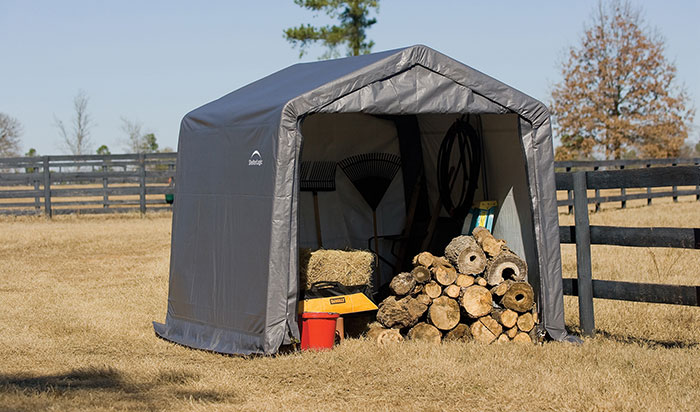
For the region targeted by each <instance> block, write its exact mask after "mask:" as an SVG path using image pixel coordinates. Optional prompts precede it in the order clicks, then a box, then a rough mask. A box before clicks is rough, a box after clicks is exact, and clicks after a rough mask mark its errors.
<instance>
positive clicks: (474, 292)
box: [460, 285, 495, 338]
mask: <svg viewBox="0 0 700 412" xmlns="http://www.w3.org/2000/svg"><path fill="white" fill-rule="evenodd" d="M460 303H461V304H462V307H463V308H464V310H465V311H466V312H467V314H468V315H469V316H470V317H472V318H480V317H482V316H485V315H488V314H489V313H490V312H491V309H492V306H493V298H492V297H491V292H489V291H488V289H486V288H485V287H483V286H478V285H474V286H470V287H468V288H466V289H465V290H464V294H463V295H462V299H461V302H460ZM494 338H495V337H494Z"/></svg>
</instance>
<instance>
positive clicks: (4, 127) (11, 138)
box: [0, 113, 22, 157]
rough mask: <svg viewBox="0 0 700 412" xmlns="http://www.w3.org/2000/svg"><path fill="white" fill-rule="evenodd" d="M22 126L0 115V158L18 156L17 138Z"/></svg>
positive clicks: (17, 121) (4, 115) (12, 118)
mask: <svg viewBox="0 0 700 412" xmlns="http://www.w3.org/2000/svg"><path fill="white" fill-rule="evenodd" d="M21 135H22V125H21V124H20V122H19V120H17V119H15V118H14V117H11V116H8V115H6V114H5V113H0V157H13V156H19V137H20V136H21Z"/></svg>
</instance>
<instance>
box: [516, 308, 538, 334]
mask: <svg viewBox="0 0 700 412" xmlns="http://www.w3.org/2000/svg"><path fill="white" fill-rule="evenodd" d="M534 327H535V320H534V319H532V313H530V312H525V313H523V314H522V315H520V316H519V317H518V329H520V330H521V331H523V332H530V331H531V330H532V328H534Z"/></svg>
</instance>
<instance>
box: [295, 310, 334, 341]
mask: <svg viewBox="0 0 700 412" xmlns="http://www.w3.org/2000/svg"><path fill="white" fill-rule="evenodd" d="M338 316H339V315H338V314H337V313H327V312H304V313H302V314H301V350H307V349H331V348H333V344H334V343H335V323H336V321H337V320H338Z"/></svg>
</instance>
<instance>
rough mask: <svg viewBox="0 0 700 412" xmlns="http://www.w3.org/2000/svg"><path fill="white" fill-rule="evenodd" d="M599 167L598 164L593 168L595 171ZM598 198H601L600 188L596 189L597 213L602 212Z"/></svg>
mask: <svg viewBox="0 0 700 412" xmlns="http://www.w3.org/2000/svg"><path fill="white" fill-rule="evenodd" d="M598 169H599V167H598V166H595V167H594V168H593V170H594V171H596V170H598ZM598 199H600V189H596V190H595V200H596V202H595V211H596V213H597V212H600V202H598Z"/></svg>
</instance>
